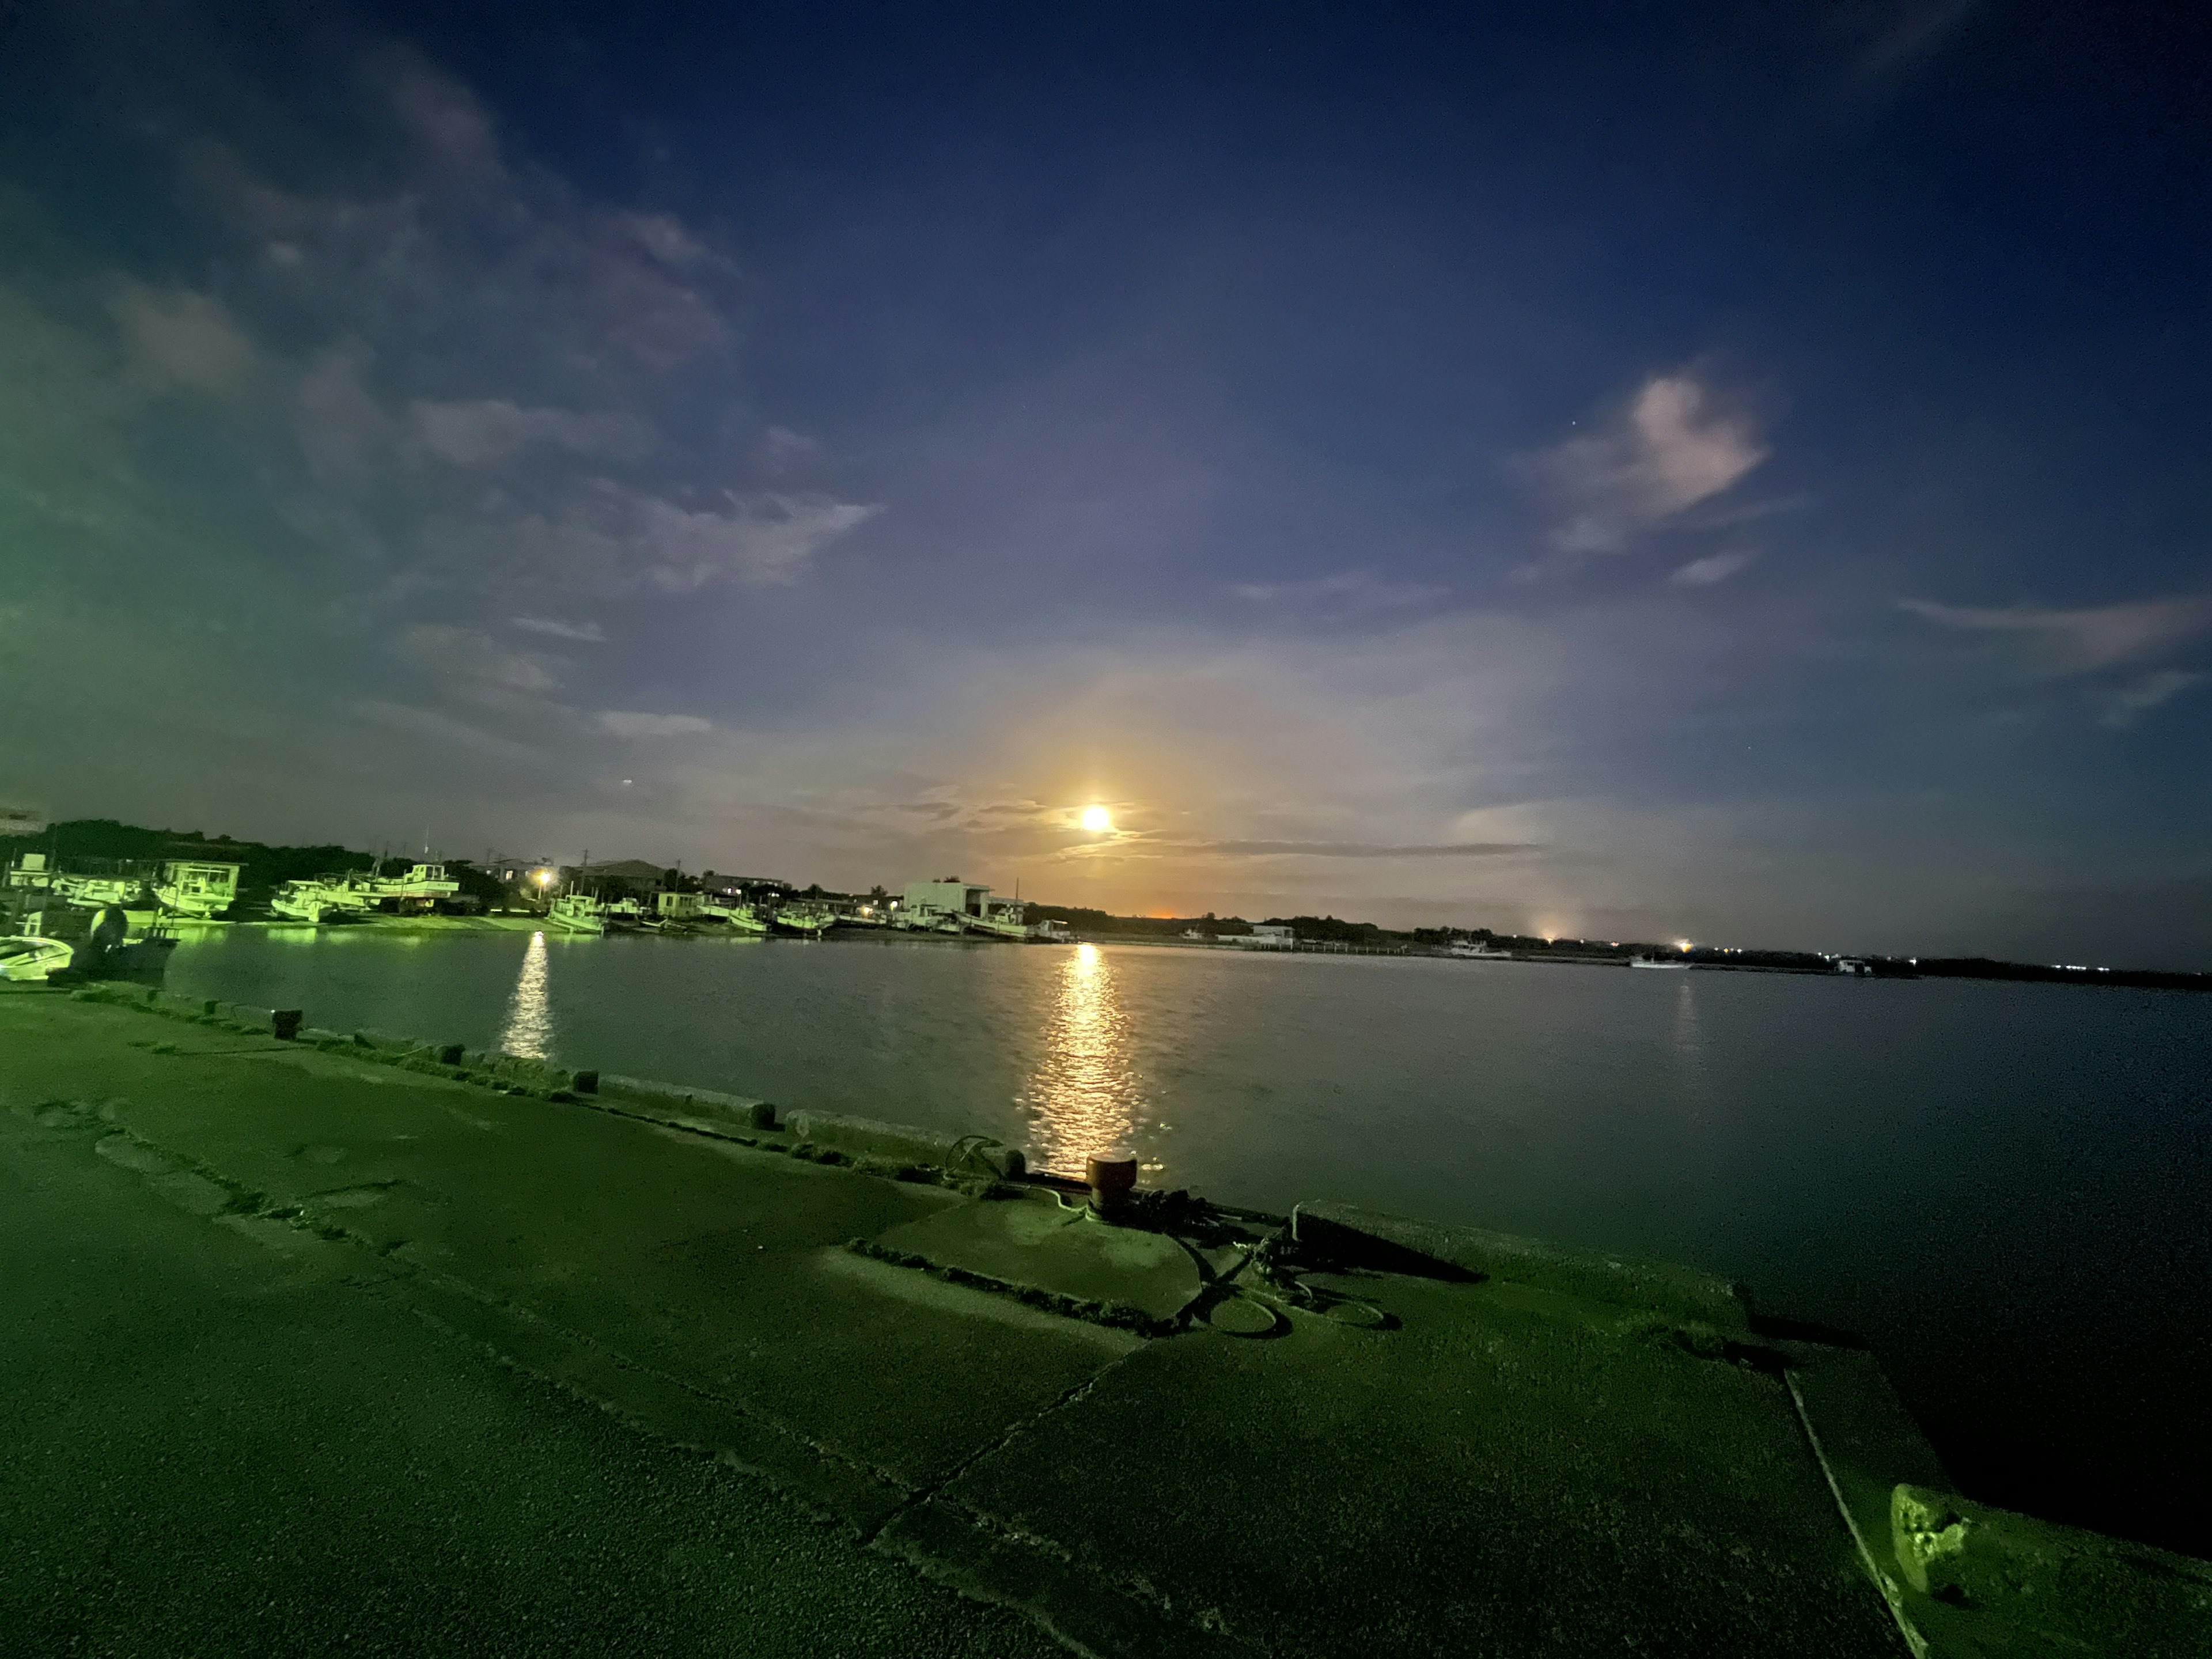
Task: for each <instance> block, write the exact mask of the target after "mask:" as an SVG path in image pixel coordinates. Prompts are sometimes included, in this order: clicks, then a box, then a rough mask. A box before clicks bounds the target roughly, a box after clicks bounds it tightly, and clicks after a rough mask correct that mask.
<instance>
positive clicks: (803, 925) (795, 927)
mask: <svg viewBox="0 0 2212 1659" xmlns="http://www.w3.org/2000/svg"><path fill="white" fill-rule="evenodd" d="M768 924H769V928H770V929H771V930H773V931H774V932H775V933H787V934H789V935H791V936H792V937H793V938H795V939H820V938H821V937H822V935H823V934H824V933H828V932H829V930H830V929H831V928H832V927H836V925H837V915H836V912H835V911H834V910H830V909H829V908H826V907H824V906H822V905H819V904H787V905H783V906H781V908H777V909H775V910H772V911H770V912H769V919H768Z"/></svg>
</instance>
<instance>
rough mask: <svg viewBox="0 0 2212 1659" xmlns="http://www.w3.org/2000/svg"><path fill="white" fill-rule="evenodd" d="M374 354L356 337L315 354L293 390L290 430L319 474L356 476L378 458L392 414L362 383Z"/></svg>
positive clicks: (360, 474)
mask: <svg viewBox="0 0 2212 1659" xmlns="http://www.w3.org/2000/svg"><path fill="white" fill-rule="evenodd" d="M375 360H376V354H375V352H374V351H373V350H371V349H369V347H368V344H367V343H365V342H363V341H361V340H358V339H347V340H343V341H341V342H339V343H337V345H334V346H331V347H329V348H328V349H325V350H323V351H321V352H319V353H318V354H317V355H316V356H315V358H314V360H313V362H311V363H310V364H309V365H308V367H307V372H306V373H305V374H302V375H301V377H300V380H299V384H298V386H297V387H296V388H295V391H294V392H293V398H292V400H293V405H294V419H293V431H294V434H295V436H296V437H297V438H298V440H299V443H300V448H301V453H303V454H305V455H306V456H307V465H308V467H309V469H310V470H311V471H313V472H314V473H315V474H316V475H317V476H318V477H325V478H331V477H342V478H359V477H362V476H363V475H365V474H366V473H367V472H368V471H369V470H370V468H371V466H372V465H374V462H375V461H376V460H377V459H379V457H380V454H381V453H382V450H383V447H384V445H385V443H386V441H387V440H388V439H389V437H390V435H391V432H392V417H391V416H388V415H386V413H385V412H384V410H383V407H382V405H380V404H379V403H378V402H377V401H376V398H374V396H373V395H372V394H371V393H370V392H369V391H368V387H367V386H364V385H363V384H362V376H363V375H364V374H366V373H367V372H368V368H369V367H370V365H371V364H373V363H374V362H375Z"/></svg>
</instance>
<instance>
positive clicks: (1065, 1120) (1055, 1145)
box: [1022, 945, 1144, 1174]
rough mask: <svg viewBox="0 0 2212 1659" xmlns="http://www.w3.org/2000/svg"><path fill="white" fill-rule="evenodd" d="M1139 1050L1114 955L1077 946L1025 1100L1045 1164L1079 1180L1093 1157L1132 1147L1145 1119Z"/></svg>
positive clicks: (1037, 1156) (1034, 1143)
mask: <svg viewBox="0 0 2212 1659" xmlns="http://www.w3.org/2000/svg"><path fill="white" fill-rule="evenodd" d="M1133 1047H1134V1045H1133V1041H1132V1036H1131V1032H1130V1030H1129V1022H1128V1018H1127V1016H1126V1015H1125V1014H1124V1013H1123V1012H1122V1010H1121V997H1120V995H1119V994H1118V993H1117V991H1116V989H1115V984H1114V969H1113V968H1112V966H1111V965H1110V964H1109V963H1108V962H1107V960H1106V953H1105V952H1104V951H1101V950H1100V949H1099V948H1098V947H1097V945H1077V946H1076V947H1075V949H1074V950H1073V951H1071V952H1070V953H1069V954H1068V956H1067V958H1066V962H1065V963H1064V964H1063V965H1062V967H1061V969H1060V984H1059V986H1058V987H1057V994H1056V995H1055V997H1054V1002H1053V1007H1052V1015H1051V1018H1050V1020H1049V1021H1048V1024H1047V1025H1046V1028H1045V1032H1044V1045H1043V1053H1042V1055H1041V1056H1040V1058H1039V1060H1038V1061H1037V1065H1036V1069H1035V1070H1034V1071H1033V1072H1032V1073H1030V1079H1029V1084H1028V1087H1027V1088H1026V1089H1025V1090H1024V1091H1023V1095H1022V1100H1023V1103H1024V1105H1025V1106H1027V1107H1028V1109H1029V1112H1030V1153H1031V1156H1032V1158H1033V1160H1034V1161H1035V1162H1036V1164H1038V1165H1040V1166H1041V1167H1042V1168H1044V1169H1048V1170H1064V1171H1066V1172H1067V1173H1069V1174H1079V1173H1080V1172H1081V1171H1082V1169H1083V1165H1084V1160H1085V1158H1088V1157H1090V1156H1091V1154H1092V1153H1094V1152H1109V1151H1112V1150H1114V1149H1115V1148H1118V1147H1124V1146H1127V1145H1128V1143H1129V1141H1130V1140H1131V1139H1132V1138H1133V1131H1134V1130H1135V1129H1136V1127H1137V1126H1138V1124H1139V1121H1141V1119H1142V1118H1143V1116H1144V1097H1143V1093H1142V1091H1141V1090H1140V1089H1139V1085H1138V1081H1137V1075H1136V1069H1135V1066H1133V1063H1132V1061H1133Z"/></svg>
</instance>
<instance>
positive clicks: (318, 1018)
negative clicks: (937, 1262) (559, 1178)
mask: <svg viewBox="0 0 2212 1659" xmlns="http://www.w3.org/2000/svg"><path fill="white" fill-rule="evenodd" d="M170 984H171V986H172V987H173V988H176V989H179V990H182V991H186V992H189V993H191V994H204V995H209V996H221V997H227V998H231V999H234V1000H241V1001H247V1002H258V1003H262V1004H276V1005H282V1006H296V1007H301V1008H304V1009H306V1010H307V1018H308V1020H309V1022H310V1023H311V1024H319V1025H325V1026H331V1027H335V1028H337V1029H342V1030H343V1029H350V1028H353V1027H355V1026H374V1027H379V1028H382V1029H386V1030H393V1031H400V1032H406V1033H409V1034H411V1035H416V1036H422V1037H425V1038H431V1039H438V1040H442V1041H447V1042H465V1043H467V1044H469V1045H470V1046H471V1047H484V1046H492V1045H496V1046H501V1047H505V1048H509V1049H511V1050H513V1051H515V1052H522V1053H530V1052H534V1053H542V1054H544V1055H546V1056H547V1057H549V1058H552V1059H556V1060H560V1061H562V1062H563V1063H565V1064H570V1065H578V1066H597V1067H599V1069H601V1070H604V1071H610V1072H626V1073H633V1074H638V1075H645V1076H653V1077H660V1078H666V1079H671V1080H676V1081H683V1082H690V1083H696V1084H701V1085H709V1086H713V1087H716V1088H721V1089H726V1090H730V1091H734V1092H737V1093H741V1094H750V1095H757V1096H763V1097H767V1098H769V1099H771V1100H774V1101H775V1102H777V1103H779V1104H781V1105H784V1106H787V1107H800V1106H813V1107H819V1108H825V1109H832V1110H839V1111H850V1112H856V1113H861V1114H865V1115H870V1116H875V1117H883V1118H890V1119H895V1120H898V1121H907V1122H914V1123H922V1124H930V1125H934V1126H937V1127H944V1128H948V1129H954V1130H959V1131H985V1132H989V1133H995V1134H997V1135H999V1136H1000V1138H1002V1139H1006V1140H1008V1141H1010V1142H1013V1143H1015V1144H1018V1145H1024V1146H1027V1147H1029V1148H1030V1153H1031V1158H1032V1161H1033V1162H1034V1163H1037V1164H1042V1165H1044V1166H1046V1167H1048V1168H1059V1169H1067V1170H1077V1171H1079V1170H1080V1169H1081V1166H1082V1158H1083V1156H1084V1154H1085V1152H1088V1151H1090V1150H1092V1149H1094V1148H1103V1147H1105V1146H1113V1145H1126V1146H1131V1147H1133V1148H1134V1149H1135V1150H1136V1152H1138V1154H1139V1157H1140V1158H1141V1159H1142V1160H1143V1162H1144V1163H1145V1164H1146V1169H1147V1170H1148V1172H1149V1173H1148V1180H1149V1181H1151V1182H1152V1183H1154V1184H1158V1185H1166V1186H1188V1187H1191V1188H1195V1189H1197V1190H1199V1191H1200V1192H1203V1193H1205V1194H1208V1195H1209V1196H1212V1197H1215V1198H1218V1199H1220V1200H1224V1201H1226V1202H1231V1203H1241V1204H1245V1205H1249V1206H1255V1207H1260V1208H1267V1209H1274V1210H1286V1209H1287V1208H1288V1207H1289V1206H1291V1204H1293V1203H1295V1202H1297V1200H1301V1199H1321V1198H1328V1199H1336V1200H1345V1201H1349V1202H1353V1203H1358V1204H1364V1205H1370V1206H1375V1207H1377V1208H1382V1209H1389V1210H1395V1211H1399V1212H1405V1213H1409V1214H1414V1215H1423V1216H1429V1217H1433V1218H1439V1219H1446V1220H1459V1221H1468V1222H1474V1223H1478V1224H1480V1225H1486V1226H1492V1227H1498V1228H1502V1229H1505V1230H1507V1231H1516V1232H1527V1233H1533V1234H1538V1235H1541V1236H1544V1237H1552V1238H1558V1239H1564V1240H1571V1241H1575V1242H1579V1243H1589V1244H1595V1245H1601V1246H1605V1247H1607V1248H1610V1249H1618V1250H1622V1251H1631V1252H1636V1253H1639V1254H1644V1255H1656V1256H1660V1257H1664V1258H1668V1259H1671V1260H1676V1261H1691V1262H1695V1263H1698V1264H1699V1265H1701V1266H1703V1267H1707V1268H1710V1269H1711V1270H1712V1271H1714V1272H1717V1273H1723V1274H1725V1275H1727V1276H1729V1277H1730V1278H1732V1279H1737V1280H1740V1281H1741V1282H1742V1283H1744V1284H1746V1285H1749V1286H1750V1287H1751V1289H1752V1291H1753V1296H1754V1298H1755V1300H1756V1303H1757V1304H1758V1305H1759V1307H1761V1308H1762V1309H1764V1310H1771V1311H1774V1312H1777V1313H1781V1314H1786V1315H1788V1316H1791V1317H1795V1318H1800V1319H1805V1320H1811V1321H1815V1322H1821V1323H1824V1324H1829V1325H1833V1326H1837V1327H1840V1328H1845V1329H1849V1330H1853V1331H1857V1332H1859V1333H1862V1334H1864V1335H1865V1336H1866V1337H1867V1338H1868V1339H1869V1340H1870V1341H1871V1342H1872V1343H1873V1344H1874V1346H1875V1349H1876V1351H1877V1352H1879V1353H1880V1354H1881V1357H1882V1358H1883V1361H1884V1363H1885V1364H1886V1365H1887V1369H1888V1370H1889V1371H1890V1374H1891V1376H1893V1378H1894V1379H1895V1380H1896V1382H1897V1383H1898V1385H1899V1389H1900V1390H1901V1392H1903V1393H1904V1394H1905V1396H1906V1399H1907V1402H1908V1403H1909V1404H1910V1405H1911V1407H1913V1409H1914V1412H1915V1414H1916V1415H1917V1417H1918V1418H1919V1419H1920V1420H1921V1421H1922V1423H1923V1425H1924V1426H1925V1427H1927V1428H1928V1430H1929V1432H1930V1434H1931V1437H1933V1438H1934V1439H1935V1440H1936V1443H1937V1446H1938V1449H1940V1450H1942V1452H1943V1453H1944V1454H1945V1455H1946V1457H1947V1460H1948V1462H1949V1463H1950V1465H1951V1468H1952V1471H1953V1473H1954V1476H1956V1477H1957V1478H1958V1479H1959V1480H1960V1483H1961V1485H1962V1486H1964V1488H1965V1489H1966V1491H1968V1492H1971V1493H1973V1494H1974V1495H1976V1496H1978V1497H1982V1498H1986V1499H1988V1500H1990V1501H1992V1502H1996V1503H2010V1504H2015V1505H2017V1506H2020V1507H2023V1508H2031V1509H2034V1510H2037V1511H2039V1512H2040V1513H2044V1514H2046V1515H2050V1516H2054V1517H2055V1518H2065V1519H2074V1520H2078V1521H2081V1522H2085V1523H2087V1524H2091V1525H2096V1526H2100V1527H2102V1528H2106V1529H2108V1530H2112V1531H2117V1532H2120V1533H2124V1534H2132V1535H2136V1536H2141V1537H2147V1538H2152V1539H2155V1540H2158V1541H2165V1542H2167V1543H2169V1544H2172V1545H2173V1546H2175V1547H2182V1548H2186V1549H2190V1550H2192V1551H2193V1552H2195V1553H2212V1516H2208V1509H2207V1504H2206V1500H2205V1499H2204V1498H2203V1497H2202V1496H2201V1494H2203V1493H2204V1492H2207V1491H2212V1455H2208V1436H2207V1433H2206V1431H2205V1430H2204V1429H2203V1427H2202V1426H2200V1425H2199V1422H2198V1408H2197V1395H2198V1391H2199V1379H2201V1378H2202V1377H2203V1376H2206V1375H2207V1374H2208V1362H2212V1230H2208V1227H2207V1200H2208V1195H2212V998H2202V997H2196V996H2191V995H2186V994H2173V993H2159V992H2133V991H2124V990H2112V991H2101V990H2088V989H2081V988H2077V987H2048V986H2018V985H2003V984H1982V983H1972V982H1960V981H1948V982H1947V981H1845V980H1842V979H1837V980H1826V979H1820V978H1811V977H1801V976H1788V975H1755V974H1727V973H1706V972H1691V973H1684V974H1644V973H1631V972H1626V971H1623V970H1621V969H1612V968H1578V967H1562V966H1554V965H1548V964H1547V965H1537V964H1514V963H1476V962H1457V961H1436V960H1425V959H1418V960H1417V959H1408V958H1394V957H1322V956H1289V957H1282V956H1267V957H1258V956H1243V955H1237V954H1232V953H1230V952H1227V951H1188V950H1176V949H1171V948H1160V947H1146V946H1140V945H1130V946H1121V945H1109V946H1103V947H1092V946H1079V947H1073V948H1066V947H1041V946H1032V947H1021V946H1015V945H986V944H975V945H963V944H958V943H953V942H950V941H936V940H901V939H889V938H871V939H855V940H850V941H847V940H839V939H833V940H830V941H826V942H823V943H818V944H809V943H805V942H799V941H782V940H708V939H697V940H665V939H641V938H629V939H623V938H616V939H564V938H561V937H558V936H552V937H541V938H536V939H533V938H532V936H531V935H529V934H508V935H471V936H460V937H454V936H441V937H433V938H414V939H410V938H408V937H404V936H398V935H390V934H382V935H380V934H378V933H374V932H373V931H371V930H368V929H362V930H359V931H356V932H337V933H321V934H311V933H306V932H304V931H301V932H299V933H279V932H264V931H261V930H253V929H237V930H222V931H212V930H211V931H209V932H207V933H203V934H201V935H200V936H199V937H197V938H194V939H188V940H187V942H186V943H185V945H183V946H181V947H180V948H179V950H178V951H177V953H176V957H175V960H174V963H173V966H172V968H171V969H170Z"/></svg>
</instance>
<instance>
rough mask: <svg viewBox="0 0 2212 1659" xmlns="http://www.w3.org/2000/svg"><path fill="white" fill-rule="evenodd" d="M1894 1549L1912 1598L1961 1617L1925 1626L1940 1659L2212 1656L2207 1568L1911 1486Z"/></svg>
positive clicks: (1894, 1510) (1893, 1511)
mask: <svg viewBox="0 0 2212 1659" xmlns="http://www.w3.org/2000/svg"><path fill="white" fill-rule="evenodd" d="M1890 1541H1891V1545H1892V1547H1893V1549H1894V1550H1895V1552H1896V1555H1897V1563H1898V1565H1899V1568H1901V1569H1902V1570H1903V1571H1904V1573H1905V1577H1906V1579H1907V1581H1908V1582H1910V1583H1911V1586H1912V1588H1913V1589H1916V1590H1917V1591H1919V1592H1920V1593H1921V1594H1923V1595H1930V1596H1933V1597H1934V1598H1936V1600H1937V1601H1941V1602H1943V1603H1945V1604H1946V1606H1947V1607H1948V1608H1950V1609H1956V1610H1957V1612H1956V1613H1955V1615H1954V1616H1952V1617H1948V1618H1946V1619H1943V1620H1940V1621H1939V1620H1930V1621H1929V1623H1928V1624H1927V1625H1926V1626H1924V1627H1923V1629H1924V1632H1925V1633H1926V1634H1927V1635H1929V1636H1931V1637H1933V1638H1936V1639H1934V1640H1933V1641H1932V1642H1931V1643H1930V1648H1931V1650H1932V1651H1934V1652H1937V1653H1941V1652H1944V1651H1947V1650H1948V1651H1966V1650H1969V1648H1971V1649H1972V1650H1978V1651H1983V1652H2006V1653H2012V1652H2019V1653H2111V1654H2127V1655H2129V1656H2130V1659H2169V1656H2172V1659H2179V1656H2181V1655H2185V1654H2186V1655H2191V1656H2197V1659H2201V1656H2203V1654H2205V1653H2208V1652H2212V1562H2204V1561H2197V1560H2193V1559H2191V1558H2189V1557H2188V1556H2185V1555H2174V1554H2172V1553H2169V1552H2167V1551H2165V1550H2160V1549H2153V1548H2151V1547H2149V1546H2148V1545H2147V1544H2132V1543H2129V1542H2127V1541H2124V1540H2122V1539H2118V1538H2107V1537H2105V1536H2103V1535H2102V1534H2098V1533H2093V1532H2084V1531H2082V1530H2081V1529H2080V1528H2075V1527H2062V1526H2058V1525H2056V1524H2054V1523H2053V1522H2048V1521H2037V1520H2034V1519H2032V1518H2031V1517H2029V1516H2025V1515H2015V1514H2014V1513H2012V1512H2011V1511H2010V1510H1999V1509H1992V1508H1990V1506H1989V1505H1988V1504H1976V1503H1972V1502H1970V1501H1969V1500H1968V1499H1966V1498H1960V1497H1958V1496H1957V1495H1956V1494H1954V1493H1951V1492H1936V1491H1933V1490H1931V1489H1929V1488H1928V1487H1925V1486H1906V1485H1900V1486H1898V1487H1897V1489H1896V1490H1895V1492H1893V1493H1892V1494H1891V1498H1890ZM1947 1636H1948V1637H1949V1638H1951V1639H1950V1640H1948V1641H1946V1640H1945V1639H1943V1638H1945V1637H1947Z"/></svg>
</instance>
